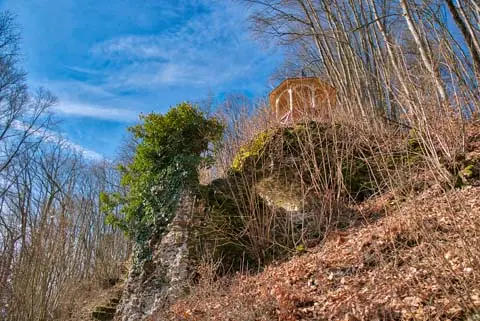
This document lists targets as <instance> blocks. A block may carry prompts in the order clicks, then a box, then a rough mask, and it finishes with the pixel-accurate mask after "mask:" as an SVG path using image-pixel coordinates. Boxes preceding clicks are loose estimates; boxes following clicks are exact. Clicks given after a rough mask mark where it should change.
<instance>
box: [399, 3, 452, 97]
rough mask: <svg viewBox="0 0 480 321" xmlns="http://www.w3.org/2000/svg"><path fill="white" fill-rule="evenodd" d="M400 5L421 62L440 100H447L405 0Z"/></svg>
mask: <svg viewBox="0 0 480 321" xmlns="http://www.w3.org/2000/svg"><path fill="white" fill-rule="evenodd" d="M400 7H401V8H402V13H403V16H404V18H405V21H406V22H407V26H408V29H409V30H410V33H411V34H412V37H413V40H414V41H415V44H416V45H417V47H418V51H419V52H420V57H421V58H422V62H423V64H424V66H425V68H427V70H428V72H429V73H430V74H431V75H432V76H433V79H434V82H435V86H436V87H437V92H438V95H439V96H440V100H441V101H442V102H445V101H446V100H447V93H446V91H445V88H444V87H443V84H442V81H441V78H440V73H439V71H438V69H436V68H434V66H433V64H432V62H431V60H430V59H431V58H432V57H429V56H428V48H427V46H426V44H425V42H424V41H422V39H421V37H420V33H419V32H418V30H417V27H416V26H415V21H414V19H413V17H412V15H411V12H410V8H409V6H408V2H407V0H400Z"/></svg>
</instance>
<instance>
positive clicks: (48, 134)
mask: <svg viewBox="0 0 480 321" xmlns="http://www.w3.org/2000/svg"><path fill="white" fill-rule="evenodd" d="M12 125H13V127H14V128H16V129H17V130H21V131H28V134H29V135H31V136H36V137H39V138H42V139H43V140H44V141H45V142H48V143H53V144H60V145H61V146H62V147H64V148H66V149H68V150H70V151H72V152H75V153H78V154H80V155H82V156H83V157H85V158H86V159H89V160H94V161H101V160H104V159H105V158H104V157H103V155H100V154H99V153H97V152H95V151H93V150H90V149H88V148H85V147H83V146H81V145H78V144H75V143H74V142H72V141H70V140H68V139H66V138H65V137H63V136H62V135H61V134H60V133H57V132H55V131H52V130H48V129H45V128H35V127H30V126H29V125H27V124H25V123H23V122H21V121H18V120H16V121H14V122H13V124H12Z"/></svg>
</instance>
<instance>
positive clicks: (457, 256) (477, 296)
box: [170, 122, 480, 321]
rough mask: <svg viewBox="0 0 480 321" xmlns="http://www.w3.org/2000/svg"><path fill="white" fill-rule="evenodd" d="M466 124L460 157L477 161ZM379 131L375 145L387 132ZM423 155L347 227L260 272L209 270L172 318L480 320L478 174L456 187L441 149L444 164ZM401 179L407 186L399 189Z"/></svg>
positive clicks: (476, 138)
mask: <svg viewBox="0 0 480 321" xmlns="http://www.w3.org/2000/svg"><path fill="white" fill-rule="evenodd" d="M462 132H463V134H464V135H465V136H464V137H465V139H464V140H463V143H462V144H461V151H459V153H461V152H463V154H462V155H463V157H460V159H470V160H472V159H477V167H478V155H479V152H480V134H479V133H480V126H479V124H478V122H477V123H475V122H471V123H468V124H466V125H465V126H464V128H463V131H462ZM436 133H440V132H436ZM449 133H451V132H449ZM443 135H444V136H448V135H450V136H449V137H450V138H452V137H453V136H452V134H448V133H447V134H443ZM376 137H377V139H378V140H377V141H373V142H372V146H374V147H375V146H376V147H378V146H383V145H384V144H385V142H387V141H388V136H387V138H386V139H385V140H384V141H381V137H385V136H380V135H378V136H376ZM392 139H393V138H392ZM432 144H434V145H432V146H433V148H434V150H435V151H436V152H437V153H438V155H441V150H439V149H438V147H437V146H439V145H438V144H436V143H433V142H432ZM387 145H388V144H387ZM459 145H460V144H459ZM377 150H382V149H381V148H380V149H378V148H377ZM422 157H423V158H424V160H425V161H424V162H422V164H423V165H422V166H420V167H412V168H410V170H409V171H407V172H400V169H397V170H395V169H394V170H393V171H389V172H388V173H387V175H392V177H390V179H387V180H386V182H387V185H388V188H387V189H386V191H387V192H384V193H383V194H379V195H377V196H375V197H372V198H370V199H368V200H366V201H364V202H362V203H357V204H355V205H352V206H353V207H352V208H351V209H352V210H354V211H355V212H356V213H357V215H356V219H355V220H352V222H351V225H350V227H349V228H347V229H343V230H335V229H330V230H329V231H328V233H327V234H326V235H325V238H324V239H323V241H322V243H321V244H320V245H318V246H315V247H312V248H308V249H307V251H306V252H299V253H298V254H297V255H296V256H295V257H293V258H292V259H291V260H290V261H288V262H284V263H273V264H271V265H269V266H267V267H266V268H265V270H264V271H263V272H261V273H259V274H256V275H248V274H237V275H236V276H235V277H233V278H230V279H228V278H221V279H217V277H216V276H215V275H214V274H212V273H210V274H208V275H209V276H207V277H206V278H205V280H209V281H208V282H206V281H205V280H204V281H202V282H200V283H199V284H198V285H197V286H196V287H193V289H192V293H191V295H190V296H189V297H187V298H185V299H184V300H180V301H178V302H177V303H176V304H175V305H174V306H173V307H172V309H171V315H170V317H171V319H172V320H196V321H197V320H198V321H200V320H239V321H240V320H476V318H478V316H477V315H476V313H477V311H479V310H480V282H479V280H480V278H479V277H480V270H479V268H478V266H480V264H479V263H480V262H479V258H480V250H479V249H480V220H479V219H478V217H479V216H480V198H479V196H478V195H480V186H479V185H478V181H475V180H473V181H470V184H472V185H470V186H466V187H464V188H462V189H454V188H452V187H451V184H450V183H449V184H447V183H446V181H445V180H444V179H443V178H439V175H438V173H439V172H438V171H439V170H445V168H446V167H448V166H450V165H448V162H447V161H446V160H445V157H444V156H442V158H443V159H442V162H444V163H441V164H440V167H436V166H432V164H435V162H434V161H432V160H431V159H429V158H428V154H427V155H423V156H422ZM444 164H447V165H444ZM462 164H463V163H462V162H461V161H460V162H458V163H457V164H456V165H455V166H457V167H458V168H461V166H462ZM404 170H405V169H402V171H404ZM450 170H451V169H450ZM396 175H397V176H396ZM408 176H411V177H410V178H409V177H408ZM412 177H414V179H412ZM387 178H388V177H387ZM400 178H401V179H406V180H407V181H409V182H411V188H409V189H407V190H405V189H401V190H399V189H398V188H397V187H398V186H405V182H399V181H398V180H399V179H400ZM417 180H422V181H423V184H422V188H420V189H419V188H415V186H414V185H415V183H416V182H415V181H417ZM407 185H408V184H407Z"/></svg>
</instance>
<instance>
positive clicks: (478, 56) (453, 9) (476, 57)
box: [445, 0, 480, 81]
mask: <svg viewBox="0 0 480 321" xmlns="http://www.w3.org/2000/svg"><path fill="white" fill-rule="evenodd" d="M445 1H446V2H447V5H448V9H449V10H450V13H451V14H452V17H453V20H454V21H455V23H456V24H457V26H458V28H459V29H460V31H461V32H462V35H463V37H464V38H465V41H466V43H467V46H468V49H469V50H470V54H471V55H472V59H473V63H474V68H475V75H476V77H477V81H480V44H479V42H478V39H477V37H476V35H475V32H474V31H473V28H472V26H471V25H470V22H469V21H468V19H467V18H466V15H465V11H464V10H463V9H462V7H461V6H460V7H457V6H455V4H454V2H453V0H445ZM473 5H475V6H476V7H477V10H478V4H476V3H475V1H473Z"/></svg>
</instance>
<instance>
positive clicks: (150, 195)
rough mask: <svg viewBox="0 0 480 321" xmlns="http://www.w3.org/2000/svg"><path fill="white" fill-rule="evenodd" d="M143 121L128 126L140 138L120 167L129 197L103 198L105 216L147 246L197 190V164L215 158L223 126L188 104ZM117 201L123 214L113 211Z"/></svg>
mask: <svg viewBox="0 0 480 321" xmlns="http://www.w3.org/2000/svg"><path fill="white" fill-rule="evenodd" d="M140 119H141V121H142V122H141V124H139V125H136V126H133V127H130V128H129V131H130V132H131V133H132V134H133V136H134V137H135V139H136V140H137V141H138V142H139V143H138V145H137V148H136V153H135V155H134V158H133V161H132V163H131V164H128V165H126V166H121V167H120V170H121V171H122V185H124V186H125V187H127V190H128V193H127V195H126V197H124V198H121V197H120V196H119V195H113V194H112V195H107V194H102V195H101V196H100V197H101V202H102V209H103V210H104V212H105V213H107V214H108V215H107V220H108V221H109V222H110V223H111V224H114V225H116V226H119V227H121V228H122V229H124V230H125V231H126V232H127V233H128V234H130V236H132V237H133V238H134V239H135V240H136V241H137V243H139V244H145V243H146V241H147V240H148V239H149V237H150V236H151V234H152V233H160V234H162V233H163V231H164V229H165V227H166V226H167V224H168V223H169V222H170V221H171V219H172V217H173V214H174V212H175V209H176V206H177V203H178V200H179V198H180V195H181V193H182V192H183V191H185V190H194V189H196V188H197V186H198V168H199V167H201V166H208V165H209V164H210V163H211V162H212V152H213V150H212V149H213V147H214V146H215V143H216V142H218V141H219V140H220V138H221V136H222V133H223V125H222V124H221V123H220V122H219V121H218V120H217V119H216V118H214V117H207V115H205V113H203V112H202V111H200V110H199V109H198V108H197V107H196V106H192V105H191V104H188V103H182V104H179V105H177V106H175V107H173V108H171V109H170V110H169V111H168V112H167V113H166V114H164V115H161V114H156V113H150V114H148V115H141V116H140ZM119 205H121V213H122V214H123V215H122V216H123V218H119V217H116V216H114V215H113V210H114V208H115V207H117V206H119ZM143 252H145V251H143ZM146 252H148V251H146ZM146 252H145V253H146ZM146 256H148V253H147V254H146Z"/></svg>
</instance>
